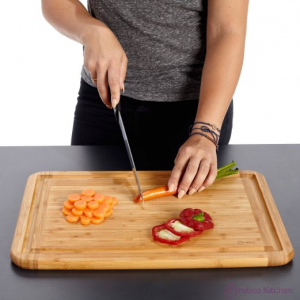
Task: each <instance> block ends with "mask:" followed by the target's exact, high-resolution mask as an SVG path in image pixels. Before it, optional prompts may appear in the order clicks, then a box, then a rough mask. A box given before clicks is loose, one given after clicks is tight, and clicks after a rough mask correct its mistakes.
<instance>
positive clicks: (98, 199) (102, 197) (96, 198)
mask: <svg viewBox="0 0 300 300" xmlns="http://www.w3.org/2000/svg"><path fill="white" fill-rule="evenodd" d="M94 200H96V201H98V202H99V203H102V202H103V201H104V195H102V194H99V193H97V194H95V195H94Z"/></svg>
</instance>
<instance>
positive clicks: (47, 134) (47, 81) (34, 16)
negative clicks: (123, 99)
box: [0, 0, 300, 146]
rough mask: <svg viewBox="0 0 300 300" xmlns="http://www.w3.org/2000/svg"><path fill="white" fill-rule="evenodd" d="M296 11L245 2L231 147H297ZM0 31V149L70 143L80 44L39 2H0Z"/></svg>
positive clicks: (274, 3)
mask: <svg viewBox="0 0 300 300" xmlns="http://www.w3.org/2000/svg"><path fill="white" fill-rule="evenodd" d="M81 2H83V3H84V4H86V1H81ZM299 11H300V1H284V2H283V1H279V0H263V1H259V0H250V4H249V14H248V26H247V37H246V49H245V57H244V64H243V69H242V73H241V76H240V80H239V83H238V86H237V89H236V92H235V94H234V97H233V98H234V120H233V132H232V137H231V141H230V144H285V143H288V144H291V143H292V144H295V143H299V142H300V134H299V133H298V130H299V128H300V116H299V103H300V74H299V73H300V71H299V70H300V57H299V56H300V33H299V29H300V18H299ZM0 28H1V42H0V43H1V47H0V67H1V72H0V92H1V94H0V97H1V98H0V146H26V145H29V146H35V145H70V143H71V133H72V126H73V117H74V110H75V105H76V102H77V93H78V90H79V83H80V70H81V66H82V63H83V53H82V45H80V44H79V43H77V42H74V41H72V40H71V39H68V38H66V37H64V36H63V35H61V34H60V33H58V32H57V31H56V30H55V29H54V28H53V27H52V26H51V25H50V24H48V23H47V21H46V20H45V19H44V17H43V15H42V11H41V2H40V1H21V0H17V1H2V3H1V10H0Z"/></svg>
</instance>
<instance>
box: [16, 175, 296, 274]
mask: <svg viewBox="0 0 300 300" xmlns="http://www.w3.org/2000/svg"><path fill="white" fill-rule="evenodd" d="M138 173H139V178H140V181H141V185H142V189H143V190H147V189H150V188H154V187H158V186H161V185H165V184H166V183H167V181H168V178H169V176H170V173H171V172H170V171H139V172H138ZM87 188H93V189H95V190H96V191H97V192H100V193H103V194H108V195H113V196H116V197H118V199H119V203H118V205H116V206H115V207H114V213H113V215H112V216H111V217H109V218H108V219H107V220H105V222H103V223H102V224H100V225H93V224H90V225H88V226H84V225H81V224H80V223H77V224H71V223H68V222H67V221H66V220H65V217H64V216H63V214H62V213H61V210H62V207H63V203H64V201H65V200H66V198H67V196H68V194H71V193H80V192H81V191H82V190H84V189H87ZM136 194H137V188H136V183H135V179H134V176H133V174H132V172H131V171H97V172H96V171H95V172H89V171H81V172H75V171H64V172H58V171H57V172H56V171H53V172H37V173H34V174H32V175H30V176H29V177H28V180H27V184H26V187H25V191H24V195H23V200H22V204H21V208H20V212H19V218H18V222H17V226H16V230H15V235H14V239H13V243H12V247H11V253H10V254H11V259H12V261H13V262H14V263H15V264H16V265H18V266H20V267H22V268H26V269H62V270H63V269H65V270H67V269H164V268H165V269H171V268H236V267H258V266H265V267H266V266H279V265H284V264H287V263H288V262H289V261H291V260H292V258H293V256H294V250H293V247H292V244H291V242H290V239H289V237H288V234H287V232H286V229H285V227H284V224H283V222H282V220H281V217H280V214H279V212H278V210H277V207H276V205H275V202H274V199H273V197H272V194H271V191H270V189H269V187H268V184H267V182H266V179H265V177H264V176H263V175H262V174H260V173H257V172H254V171H240V172H239V174H235V175H232V176H229V177H225V178H223V179H220V180H218V181H216V182H215V183H214V184H213V185H211V186H210V187H208V188H207V189H205V190H204V191H203V192H201V193H196V194H194V195H192V196H188V195H187V196H185V197H183V198H182V199H180V200H179V199H177V197H176V196H169V197H165V198H158V199H154V200H151V201H147V202H146V209H145V210H143V209H142V207H141V205H140V204H137V203H133V202H132V198H133V197H134V196H135V195H136ZM188 207H192V208H201V209H203V210H204V211H207V212H208V213H210V214H211V216H212V218H213V221H214V224H215V227H214V228H213V229H211V230H207V231H205V232H204V233H203V234H202V235H200V236H198V237H196V238H193V239H191V240H189V241H188V242H186V243H183V244H181V245H178V246H170V245H165V244H160V243H157V242H155V241H153V239H152V235H151V228H152V227H153V226H155V225H159V224H162V223H164V222H166V221H167V220H168V219H171V218H176V217H179V213H180V212H181V210H182V209H184V208H188Z"/></svg>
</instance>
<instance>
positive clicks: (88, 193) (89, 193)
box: [81, 189, 95, 197]
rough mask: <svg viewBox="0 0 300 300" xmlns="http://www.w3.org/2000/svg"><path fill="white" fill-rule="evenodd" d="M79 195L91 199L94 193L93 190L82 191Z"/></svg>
mask: <svg viewBox="0 0 300 300" xmlns="http://www.w3.org/2000/svg"><path fill="white" fill-rule="evenodd" d="M81 195H82V196H91V197H93V196H94V195H95V191H94V190H93V189H87V190H84V191H82V193H81Z"/></svg>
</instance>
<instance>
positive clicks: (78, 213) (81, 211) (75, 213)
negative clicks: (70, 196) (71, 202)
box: [72, 207, 83, 216]
mask: <svg viewBox="0 0 300 300" xmlns="http://www.w3.org/2000/svg"><path fill="white" fill-rule="evenodd" d="M72 214H73V215H74V216H82V215H83V210H79V209H76V208H75V207H74V208H72Z"/></svg>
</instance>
